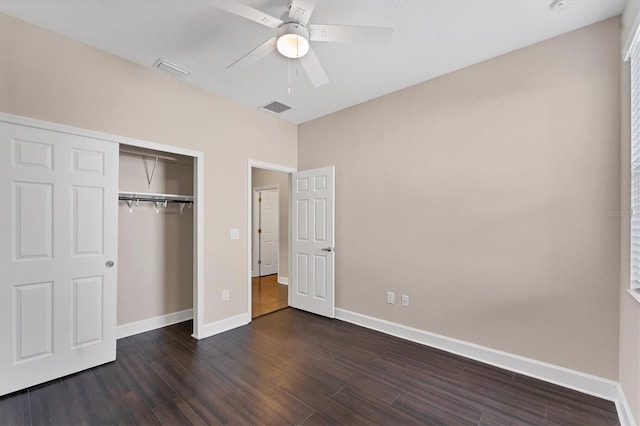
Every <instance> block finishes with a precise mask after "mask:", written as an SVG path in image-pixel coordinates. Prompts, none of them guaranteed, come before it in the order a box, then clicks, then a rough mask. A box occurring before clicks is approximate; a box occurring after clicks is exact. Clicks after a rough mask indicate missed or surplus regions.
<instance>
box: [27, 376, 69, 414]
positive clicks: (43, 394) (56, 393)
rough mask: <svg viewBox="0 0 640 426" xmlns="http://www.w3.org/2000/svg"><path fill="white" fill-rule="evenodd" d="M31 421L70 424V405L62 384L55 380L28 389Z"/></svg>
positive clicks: (60, 381)
mask: <svg viewBox="0 0 640 426" xmlns="http://www.w3.org/2000/svg"><path fill="white" fill-rule="evenodd" d="M29 404H30V407H31V423H32V424H34V425H70V424H72V423H71V413H70V411H71V409H72V406H71V404H70V403H69V400H68V399H67V394H66V392H65V390H64V386H63V385H62V380H55V381H53V382H49V383H46V384H44V385H41V386H38V387H36V388H34V389H31V390H29Z"/></svg>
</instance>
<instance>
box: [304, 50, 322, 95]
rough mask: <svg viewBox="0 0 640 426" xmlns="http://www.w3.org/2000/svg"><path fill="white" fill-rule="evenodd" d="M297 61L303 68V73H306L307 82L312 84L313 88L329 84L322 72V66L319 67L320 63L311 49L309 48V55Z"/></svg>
mask: <svg viewBox="0 0 640 426" xmlns="http://www.w3.org/2000/svg"><path fill="white" fill-rule="evenodd" d="M299 61H300V63H301V64H302V68H304V71H305V72H306V73H307V77H309V81H311V84H313V87H320V86H322V85H325V84H327V83H328V82H329V78H328V77H327V74H326V73H325V72H324V68H322V65H320V61H319V60H318V57H317V56H316V54H315V53H314V52H313V49H311V48H310V49H309V53H307V54H306V55H304V56H303V57H302V58H300V59H299Z"/></svg>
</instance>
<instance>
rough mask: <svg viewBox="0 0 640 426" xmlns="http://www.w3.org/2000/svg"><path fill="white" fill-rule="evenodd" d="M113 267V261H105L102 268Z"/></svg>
mask: <svg viewBox="0 0 640 426" xmlns="http://www.w3.org/2000/svg"><path fill="white" fill-rule="evenodd" d="M113 265H115V263H114V261H113V260H107V261H106V262H105V263H104V266H106V267H107V268H113Z"/></svg>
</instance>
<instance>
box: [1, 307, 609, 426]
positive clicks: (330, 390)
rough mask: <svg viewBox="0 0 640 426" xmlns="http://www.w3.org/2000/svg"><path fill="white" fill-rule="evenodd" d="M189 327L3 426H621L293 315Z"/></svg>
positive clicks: (599, 407)
mask: <svg viewBox="0 0 640 426" xmlns="http://www.w3.org/2000/svg"><path fill="white" fill-rule="evenodd" d="M190 326H191V325H190V323H182V324H177V325H174V326H171V327H166V328H163V329H159V330H155V331H151V332H148V333H144V334H139V335H137V336H132V337H128V338H126V339H121V340H119V341H118V355H117V361H115V362H113V363H110V364H107V365H104V366H101V367H97V368H94V369H92V370H88V371H85V372H82V373H78V374H75V375H72V376H69V377H65V378H63V379H61V380H56V381H54V382H50V383H47V384H45V385H41V386H37V387H34V388H32V389H29V390H28V391H24V392H19V393H15V394H12V395H9V396H7V397H3V398H0V425H22V424H33V425H40V424H60V425H67V424H92V425H106V424H139V425H147V424H165V425H187V424H214V425H215V424H233V425H235V424H242V425H245V424H251V425H253V424H268V425H279V424H304V425H311V424H345V425H357V424H382V425H410V424H450V425H458V424H473V425H506V424H534V425H554V424H560V425H586V424H592V425H612V424H618V418H617V416H616V411H615V407H614V404H613V403H612V402H609V401H604V400H601V399H598V398H595V397H591V396H588V395H584V394H581V393H578V392H575V391H571V390H568V389H565V388H562V387H559V386H555V385H551V384H548V383H545V382H541V381H539V380H535V379H531V378H528V377H524V376H521V375H519V374H514V373H511V372H508V371H505V370H500V369H498V368H494V367H490V366H487V365H484V364H481V363H478V362H475V361H471V360H468V359H465V358H462V357H458V356H455V355H451V354H447V353H445V352H442V351H438V350H435V349H431V348H427V347H424V346H421V345H418V344H415V343H411V342H407V341H403V340H401V339H397V338H394V337H390V336H387V335H384V334H380V333H377V332H374V331H370V330H367V329H364V328H360V327H357V326H354V325H351V324H348V323H345V322H341V321H337V320H329V319H325V318H321V317H317V316H314V315H311V314H307V313H304V312H300V311H296V310H293V309H285V310H282V311H278V312H275V313H273V314H270V315H266V316H263V317H260V318H258V319H256V320H254V321H253V322H252V323H251V324H250V325H248V326H245V327H241V328H238V329H235V330H232V331H229V332H227V333H223V334H220V335H217V336H214V337H211V338H209V339H205V340H201V341H196V340H193V339H192V338H191V337H190Z"/></svg>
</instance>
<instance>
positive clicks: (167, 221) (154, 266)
mask: <svg viewBox="0 0 640 426" xmlns="http://www.w3.org/2000/svg"><path fill="white" fill-rule="evenodd" d="M136 150H137V151H140V150H139V149H136ZM172 157H173V158H175V159H176V160H178V159H180V161H162V160H160V161H159V162H158V164H157V166H156V170H155V172H154V174H153V179H152V181H151V185H149V184H148V181H147V174H146V171H145V162H146V164H147V167H148V170H149V172H151V169H152V168H153V160H148V159H143V158H142V157H136V156H131V155H128V154H123V153H121V154H120V173H119V175H120V188H119V189H120V191H129V192H155V193H164V194H180V195H193V160H192V159H191V158H190V157H184V158H181V157H180V156H177V155H172ZM132 301H135V303H132ZM191 307H193V209H190V208H188V207H185V208H184V209H183V211H182V213H180V207H179V204H168V205H167V207H166V208H160V209H159V210H158V213H156V210H155V206H154V204H153V203H148V202H141V203H140V204H139V205H138V206H135V205H134V206H133V211H132V212H130V211H129V206H128V205H127V203H126V202H125V201H120V203H119V209H118V325H122V324H127V323H130V322H134V321H140V320H143V319H147V318H153V317H156V316H160V315H166V314H170V313H173V312H178V311H182V310H185V309H190V308H191Z"/></svg>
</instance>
